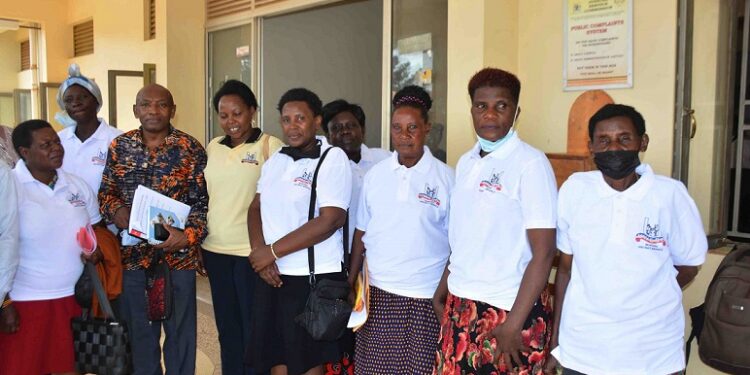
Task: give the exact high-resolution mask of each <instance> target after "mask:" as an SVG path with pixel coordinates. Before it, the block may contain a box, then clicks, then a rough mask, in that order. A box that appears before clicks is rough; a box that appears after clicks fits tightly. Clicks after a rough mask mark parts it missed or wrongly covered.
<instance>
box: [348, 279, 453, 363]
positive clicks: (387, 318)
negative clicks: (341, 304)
mask: <svg viewBox="0 0 750 375" xmlns="http://www.w3.org/2000/svg"><path fill="white" fill-rule="evenodd" d="M439 332H440V324H439V323H438V321H437V317H436V316H435V310H434V309H433V308H432V300H431V299H429V298H410V297H404V296H400V295H397V294H393V293H388V292H386V291H384V290H382V289H378V288H376V287H374V286H371V287H370V311H369V316H368V317H367V322H366V323H365V325H364V326H362V328H360V329H359V330H358V331H357V340H356V350H355V355H354V363H355V366H354V372H355V373H356V374H358V375H360V374H361V375H372V374H429V373H430V371H431V370H432V365H433V364H434V362H435V350H437V348H438V346H437V343H438V334H439Z"/></svg>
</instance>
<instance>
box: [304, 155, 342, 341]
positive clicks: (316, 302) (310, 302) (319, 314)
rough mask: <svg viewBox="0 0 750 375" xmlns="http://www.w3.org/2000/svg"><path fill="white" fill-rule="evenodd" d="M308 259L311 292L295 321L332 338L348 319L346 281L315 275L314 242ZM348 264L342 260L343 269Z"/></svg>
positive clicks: (310, 216) (312, 210) (312, 191)
mask: <svg viewBox="0 0 750 375" xmlns="http://www.w3.org/2000/svg"><path fill="white" fill-rule="evenodd" d="M330 150H331V148H329V149H327V150H325V152H323V155H321V156H320V160H319V161H318V166H317V167H316V168H315V174H313V180H312V187H311V188H310V210H309V212H308V220H312V219H313V218H314V216H315V201H316V198H317V194H316V191H315V189H316V187H317V185H318V171H319V170H320V165H321V164H322V163H323V159H325V157H326V155H327V154H328V151H330ZM348 222H349V215H347V221H346V223H345V224H344V233H345V234H344V259H345V262H346V259H347V258H348V253H349V251H348V247H349V239H348V235H347V234H346V233H348V226H349V225H348ZM307 263H308V266H309V267H310V278H309V282H310V296H309V297H308V298H307V303H306V305H305V310H304V311H303V312H302V314H299V315H297V317H296V318H295V319H294V321H295V322H297V323H298V324H300V325H301V326H302V327H303V328H305V330H306V331H307V333H309V334H310V336H312V338H313V339H314V340H322V341H334V340H338V339H339V338H341V336H343V334H344V332H345V331H346V325H347V323H348V322H349V315H351V312H352V305H350V304H349V301H348V300H347V297H348V295H349V290H350V287H349V283H348V282H347V281H346V280H344V281H337V280H330V279H323V280H320V281H317V280H316V279H315V246H310V247H308V248H307ZM347 267H348V266H347V265H346V264H345V265H344V269H345V270H346V268H347Z"/></svg>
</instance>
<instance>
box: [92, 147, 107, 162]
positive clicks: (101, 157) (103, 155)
mask: <svg viewBox="0 0 750 375" xmlns="http://www.w3.org/2000/svg"><path fill="white" fill-rule="evenodd" d="M106 163H107V152H106V151H102V150H99V152H97V153H96V155H94V156H93V157H92V158H91V164H93V165H104V164H106Z"/></svg>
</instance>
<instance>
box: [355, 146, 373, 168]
mask: <svg viewBox="0 0 750 375" xmlns="http://www.w3.org/2000/svg"><path fill="white" fill-rule="evenodd" d="M359 155H360V158H359V163H361V162H363V161H364V162H370V161H372V152H371V151H370V148H369V147H367V145H365V144H364V143H363V144H362V146H360V147H359ZM359 163H357V164H359Z"/></svg>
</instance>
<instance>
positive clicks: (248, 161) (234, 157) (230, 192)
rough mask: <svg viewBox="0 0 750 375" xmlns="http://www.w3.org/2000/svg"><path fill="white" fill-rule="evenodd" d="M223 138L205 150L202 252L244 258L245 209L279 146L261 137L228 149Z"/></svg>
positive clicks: (247, 250)
mask: <svg viewBox="0 0 750 375" xmlns="http://www.w3.org/2000/svg"><path fill="white" fill-rule="evenodd" d="M225 138H226V137H224V136H222V137H218V138H214V139H213V140H212V141H211V142H210V143H209V144H208V147H206V153H207V154H208V162H207V164H206V169H205V170H204V174H205V177H206V185H207V188H208V236H207V237H206V240H205V241H203V248H204V249H206V250H208V251H211V252H214V253H218V254H226V255H235V256H248V255H250V238H249V237H248V234H247V209H248V207H250V203H251V202H252V201H253V198H254V197H255V189H256V187H257V185H258V178H260V170H261V167H263V164H264V163H265V162H266V160H267V158H269V157H270V156H271V155H273V153H274V152H276V151H278V150H279V149H280V148H281V146H283V143H282V142H281V140H279V139H278V138H276V137H273V136H271V135H268V134H264V133H261V135H260V137H257V138H254V137H251V138H250V139H249V140H248V141H247V142H246V143H244V144H242V145H239V146H237V147H234V148H232V147H230V146H227V143H226V141H225Z"/></svg>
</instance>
